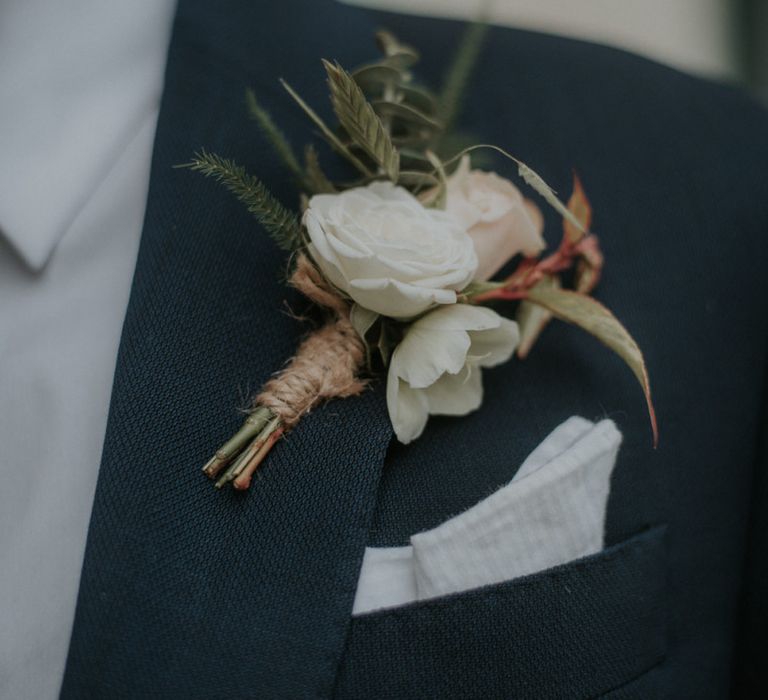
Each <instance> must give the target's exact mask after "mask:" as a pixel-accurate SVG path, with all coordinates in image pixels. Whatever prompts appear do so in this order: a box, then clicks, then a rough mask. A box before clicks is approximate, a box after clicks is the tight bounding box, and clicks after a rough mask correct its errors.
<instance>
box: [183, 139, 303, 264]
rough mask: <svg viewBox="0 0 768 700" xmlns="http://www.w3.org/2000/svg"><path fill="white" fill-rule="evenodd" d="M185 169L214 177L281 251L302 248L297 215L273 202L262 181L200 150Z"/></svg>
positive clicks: (228, 161) (223, 159) (226, 160)
mask: <svg viewBox="0 0 768 700" xmlns="http://www.w3.org/2000/svg"><path fill="white" fill-rule="evenodd" d="M185 167H188V168H190V169H191V170H194V171H196V172H199V173H202V174H203V175H205V176H207V177H212V178H214V179H215V180H216V181H217V182H220V183H221V184H222V185H224V187H226V188H227V189H228V190H229V191H230V192H232V193H233V194H234V195H235V196H236V197H237V198H238V199H239V200H240V201H241V202H242V203H243V204H245V206H246V207H247V209H248V211H249V212H250V213H251V214H253V216H254V217H255V218H256V220H257V221H258V222H259V223H260V224H261V225H262V226H264V228H265V229H266V230H267V233H269V235H270V236H271V237H272V238H273V239H274V241H275V242H276V243H277V245H279V246H280V247H281V248H282V249H283V250H288V251H294V250H296V249H297V248H299V247H301V245H302V244H303V238H302V233H301V226H300V225H299V222H298V219H297V218H296V215H295V214H294V213H293V212H291V211H289V210H288V209H286V208H285V207H284V206H283V205H282V204H281V203H280V202H278V201H277V199H275V198H274V197H273V196H272V194H271V193H270V192H269V190H268V189H267V188H266V187H265V186H264V185H263V184H262V182H261V181H260V180H259V179H258V178H256V177H254V176H253V175H249V174H248V173H247V172H246V171H245V169H244V168H243V167H241V166H239V165H237V164H236V163H235V162H233V161H231V160H229V159H227V158H222V157H221V156H218V155H216V154H215V153H207V152H206V151H200V152H199V153H195V156H194V158H193V159H192V162H191V163H189V164H187V165H186V166H185Z"/></svg>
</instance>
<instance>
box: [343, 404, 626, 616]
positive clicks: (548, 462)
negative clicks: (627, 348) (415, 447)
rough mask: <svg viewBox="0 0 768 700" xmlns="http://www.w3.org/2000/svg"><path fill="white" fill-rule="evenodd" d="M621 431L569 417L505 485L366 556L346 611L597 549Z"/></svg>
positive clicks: (472, 584) (461, 587) (525, 570)
mask: <svg viewBox="0 0 768 700" xmlns="http://www.w3.org/2000/svg"><path fill="white" fill-rule="evenodd" d="M620 444H621V433H620V432H619V431H618V429H617V428H616V426H615V424H614V423H613V421H610V420H603V421H601V422H599V423H597V424H594V423H592V422H590V421H588V420H585V419H583V418H579V417H576V416H574V417H572V418H570V419H568V420H567V421H565V423H563V424H562V425H560V426H559V427H557V428H556V429H555V430H554V431H553V432H552V433H551V434H550V435H549V436H548V437H547V438H546V439H545V440H544V441H543V442H542V443H541V444H540V445H539V447H537V448H536V449H535V450H534V451H533V452H532V453H531V455H530V456H529V457H528V459H526V460H525V462H524V463H523V464H522V465H521V467H520V469H519V470H518V472H517V474H516V475H515V477H514V478H513V479H512V481H511V482H510V483H509V484H507V485H506V486H504V487H502V488H501V489H499V490H498V491H496V492H495V493H494V494H492V495H491V496H489V497H488V498H486V499H484V500H483V501H481V502H480V503H478V504H477V505H475V506H473V507H472V508H470V509H469V510H467V511H465V512H463V513H461V514H460V515H458V516H456V517H454V518H451V519H450V520H448V521H446V522H444V523H443V524H442V525H439V526H438V527H436V528H434V529H432V530H428V531H426V532H421V533H419V534H416V535H413V536H412V537H411V544H410V546H406V547H369V548H367V549H366V550H365V555H364V557H363V565H362V568H361V571H360V579H359V582H358V588H357V595H356V597H355V603H354V607H353V611H352V612H353V614H354V615H359V614H361V613H365V612H369V611H371V610H377V609H381V608H388V607H393V606H397V605H404V604H406V603H410V602H413V601H418V600H426V599H428V598H434V597H436V596H441V595H446V594H448V593H455V592H458V591H465V590H469V589H472V588H478V587H480V586H485V585H489V584H493V583H499V582H501V581H508V580H510V579H513V578H517V577H519V576H525V575H526V574H531V573H535V572H537V571H542V570H544V569H548V568H551V567H553V566H557V565H559V564H565V563H567V562H569V561H573V560H574V559H578V558H580V557H583V556H586V555H588V554H593V553H595V552H599V551H600V550H601V549H602V548H603V534H604V525H605V510H606V505H607V501H608V493H609V489H610V478H611V473H612V471H613V467H614V465H615V463H616V456H617V454H618V450H619V446H620Z"/></svg>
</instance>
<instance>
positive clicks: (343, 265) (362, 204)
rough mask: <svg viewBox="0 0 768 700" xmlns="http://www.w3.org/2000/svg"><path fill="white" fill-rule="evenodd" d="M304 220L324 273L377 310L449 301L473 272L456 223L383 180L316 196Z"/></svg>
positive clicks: (473, 261)
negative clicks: (365, 185)
mask: <svg viewBox="0 0 768 700" xmlns="http://www.w3.org/2000/svg"><path fill="white" fill-rule="evenodd" d="M304 224H305V226H306V227H307V232H308V233H309V238H310V245H309V250H310V253H311V255H312V257H313V258H314V260H315V262H316V263H317V264H318V265H319V267H320V269H321V270H322V272H323V273H324V274H325V276H326V277H327V278H328V279H329V280H330V281H331V282H332V283H333V284H334V285H336V287H338V288H339V289H340V290H342V291H343V292H345V293H346V294H348V295H349V296H350V297H351V298H352V299H353V300H354V301H356V302H357V303H358V304H360V306H363V307H365V308H367V309H370V310H372V311H375V312H377V313H380V314H383V315H384V316H391V317H393V318H412V317H414V316H417V315H418V314H420V313H422V312H424V311H426V310H427V309H429V308H430V307H432V306H434V305H436V304H454V303H455V302H456V292H457V291H460V290H461V289H463V288H464V287H466V286H467V284H469V283H470V282H471V281H472V280H473V279H474V277H475V270H476V269H477V255H476V254H475V248H474V245H473V243H472V239H471V238H470V237H469V236H468V235H467V232H466V230H465V229H464V227H463V226H462V225H461V223H460V222H459V221H458V220H457V219H456V218H455V217H454V216H453V215H452V214H449V213H446V212H444V211H438V210H435V209H427V208H426V207H424V206H423V205H422V204H421V203H420V202H419V201H418V200H417V199H416V198H415V197H414V196H413V195H412V194H410V193H409V192H408V191H407V190H405V189H403V188H402V187H396V186H395V185H393V184H392V183H390V182H374V183H371V184H370V185H368V186H367V187H357V188H354V189H351V190H346V191H345V192H342V193H341V194H320V195H315V196H314V197H312V198H311V199H310V200H309V207H308V208H307V210H306V212H305V214H304Z"/></svg>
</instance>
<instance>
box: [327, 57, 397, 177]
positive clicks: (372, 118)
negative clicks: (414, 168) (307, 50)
mask: <svg viewBox="0 0 768 700" xmlns="http://www.w3.org/2000/svg"><path fill="white" fill-rule="evenodd" d="M323 65H324V66H325V70H326V73H327V74H328V84H329V85H330V88H331V102H332V103H333V109H334V111H335V112H336V116H337V117H338V119H339V122H340V123H341V125H342V126H343V127H344V129H345V130H346V131H347V133H348V134H349V135H350V137H351V138H352V140H353V141H354V142H355V143H356V144H357V145H358V146H359V147H360V148H362V149H363V150H364V151H365V152H366V153H367V154H368V155H369V156H370V158H371V159H372V160H373V161H374V162H375V163H377V164H378V165H379V166H380V167H381V168H382V169H383V171H384V172H385V173H386V174H387V176H388V177H389V179H390V180H392V181H393V182H396V181H397V173H398V171H399V169H400V156H399V155H398V152H397V149H395V147H394V146H393V145H392V141H391V139H390V138H389V134H388V133H387V130H386V129H385V128H384V125H383V124H382V123H381V119H379V117H378V116H377V114H376V112H374V111H373V107H371V105H370V103H369V102H368V100H367V99H366V98H365V95H364V94H363V91H362V90H361V89H360V86H359V85H358V84H357V83H356V82H355V81H354V80H353V79H352V77H351V76H350V75H349V73H347V71H345V70H344V69H343V68H342V67H341V66H340V65H339V64H338V63H337V64H333V63H330V62H328V61H326V60H323Z"/></svg>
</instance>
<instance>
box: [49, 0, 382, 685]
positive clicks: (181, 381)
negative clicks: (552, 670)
mask: <svg viewBox="0 0 768 700" xmlns="http://www.w3.org/2000/svg"><path fill="white" fill-rule="evenodd" d="M292 5H295V4H294V3H283V4H282V5H281V9H280V10H277V9H275V10H274V12H273V13H267V15H266V18H265V12H264V11H263V9H261V8H258V7H256V5H255V4H249V3H238V4H237V5H235V4H233V3H217V4H216V5H215V6H214V5H213V4H210V3H202V2H198V3H182V5H181V7H180V9H179V13H178V17H177V19H176V26H175V30H174V35H173V40H172V46H171V49H170V55H169V63H168V68H167V75H166V91H165V95H164V98H163V102H162V108H161V116H160V121H159V125H158V132H157V138H156V146H155V153H154V161H153V165H152V175H151V184H150V193H149V204H148V211H147V215H146V222H145V228H144V233H143V238H142V243H141V249H140V253H139V259H138V263H137V268H136V274H135V280H134V285H133V290H132V294H131V299H130V304H129V309H128V312H127V318H126V321H125V326H124V330H123V337H122V342H121V348H120V353H119V360H118V366H117V373H116V377H115V384H114V391H113V399H112V405H111V410H110V418H109V426H108V429H107V437H106V444H105V449H104V455H103V462H102V468H101V472H100V476H99V483H98V486H97V493H96V498H95V504H94V509H93V515H92V520H91V526H90V533H89V538H88V545H87V552H86V556H85V565H84V569H83V574H82V581H81V591H80V596H79V601H78V606H77V613H76V621H75V625H74V632H73V637H72V642H71V649H70V656H69V660H68V666H67V671H66V677H65V681H64V686H63V691H62V696H63V697H65V698H91V697H96V698H120V697H131V698H147V697H162V698H176V697H178V698H214V697H216V698H218V697H222V698H240V697H250V696H261V697H263V696H267V697H270V696H281V697H319V696H321V697H325V696H327V695H328V694H329V693H330V690H331V688H332V685H333V681H334V678H335V674H336V668H337V664H338V657H339V655H340V653H341V649H342V648H343V644H344V638H345V633H346V629H347V626H348V622H349V611H350V609H351V607H352V601H353V598H354V593H355V584H356V581H357V573H358V570H359V566H360V561H361V557H362V553H363V548H364V546H365V543H366V540H367V533H368V524H369V520H370V513H371V509H372V505H373V499H374V495H375V490H376V485H377V483H378V478H379V474H380V469H381V464H382V461H383V457H384V451H385V449H386V445H387V443H388V441H389V438H390V427H389V425H388V421H387V418H386V413H385V408H384V404H383V403H382V401H381V400H380V397H378V396H377V395H376V394H374V393H373V392H368V393H366V394H365V395H364V396H362V397H360V398H358V399H356V400H355V401H346V402H338V404H333V405H329V406H328V407H327V408H325V409H324V410H322V411H317V412H316V413H314V414H313V415H311V416H309V417H308V418H307V419H306V420H304V421H303V422H302V424H301V425H300V426H299V427H298V429H297V430H295V431H294V432H293V433H292V434H291V435H290V437H289V438H288V439H286V440H284V441H283V442H282V443H281V444H280V447H279V449H277V450H275V452H274V454H273V455H272V456H271V457H270V460H269V465H270V466H269V469H265V470H263V472H262V473H260V474H259V478H257V479H256V480H255V482H254V484H253V486H252V487H251V490H250V492H249V493H245V494H238V493H234V492H232V491H225V492H222V493H218V492H215V491H214V490H213V488H212V486H211V483H210V482H208V481H207V480H206V479H205V478H204V477H203V475H202V473H201V471H200V469H201V466H202V464H203V463H204V462H205V461H206V460H207V459H208V457H209V456H210V453H211V450H212V449H215V448H216V447H217V446H218V445H219V444H220V443H221V442H222V441H223V440H225V439H226V438H227V437H228V436H229V435H230V434H231V433H232V432H233V430H234V429H236V428H237V427H238V426H239V424H240V423H241V422H242V419H243V417H242V415H241V414H238V412H237V408H238V407H241V406H243V405H244V404H245V400H246V397H247V395H248V393H249V392H251V391H254V390H255V389H257V388H258V385H259V384H260V383H263V382H264V381H265V380H266V379H267V378H268V377H269V376H270V375H271V373H273V372H274V371H275V370H277V369H278V368H279V367H280V366H281V364H282V363H283V362H284V361H285V360H286V359H287V358H288V357H289V356H290V354H291V353H292V351H293V350H294V349H295V346H296V343H297V341H298V339H299V337H300V335H301V333H303V332H305V330H306V325H305V324H303V323H301V322H299V321H297V320H296V319H294V318H292V317H291V315H290V314H289V313H288V310H289V309H288V308H287V307H286V305H285V303H284V298H285V296H286V288H285V286H284V282H283V278H284V274H285V268H286V261H285V256H284V254H283V253H282V252H281V251H279V250H277V249H276V248H275V247H274V246H273V244H272V243H271V242H270V239H269V238H268V237H267V236H266V235H265V234H264V232H263V231H262V230H261V229H260V228H259V227H257V226H256V225H254V223H253V221H252V219H251V218H250V217H249V215H248V214H247V213H246V212H244V210H243V207H242V206H241V205H240V204H239V203H237V202H236V201H234V200H233V198H232V197H231V196H230V195H228V193H226V192H224V191H223V190H222V188H220V187H218V186H217V185H215V184H214V183H212V182H211V181H208V180H205V179H204V178H202V177H201V176H200V175H198V174H195V173H192V172H190V171H188V170H178V169H174V168H173V166H174V165H176V164H179V163H185V162H188V161H189V160H190V157H191V155H192V152H193V151H194V150H196V149H198V148H201V147H205V148H208V149H210V150H212V151H216V152H219V153H223V154H227V155H229V154H232V155H234V156H236V157H237V158H238V159H239V160H241V161H245V162H246V164H247V165H248V166H249V168H251V169H252V170H253V171H254V172H256V173H263V174H264V175H265V177H266V178H267V179H268V181H269V185H270V187H271V188H272V189H273V190H274V191H275V192H276V194H277V195H278V196H280V197H282V198H283V199H284V201H285V202H286V204H288V205H291V206H296V205H297V204H298V201H297V196H296V193H295V189H294V188H293V186H292V185H291V184H290V183H289V182H288V178H287V177H286V175H285V173H284V172H283V171H282V170H281V169H280V168H279V167H278V164H277V162H276V161H275V159H274V157H273V155H272V153H271V151H270V150H269V146H268V145H266V144H265V143H264V142H263V140H261V139H260V137H259V136H258V132H257V130H256V127H255V126H254V125H253V123H251V122H249V121H248V118H247V114H246V110H245V105H244V99H243V98H244V90H245V87H246V86H247V85H249V84H250V85H253V86H254V87H255V89H256V90H257V91H258V92H259V94H260V95H261V96H262V99H263V101H264V103H265V104H266V106H267V107H268V108H269V109H270V110H271V111H273V112H274V113H275V114H276V115H277V116H278V118H279V119H280V122H281V125H282V126H283V127H285V128H286V130H287V131H288V132H289V133H290V134H291V136H292V137H294V138H295V140H296V141H297V143H301V142H303V141H306V140H309V139H310V138H311V129H310V128H308V127H305V120H304V118H303V117H302V115H301V114H300V113H298V112H297V110H296V108H295V107H294V106H293V105H292V104H291V103H290V101H289V100H287V99H286V98H284V97H283V93H282V91H281V89H280V88H279V85H278V84H277V79H278V77H279V76H280V75H283V76H285V77H286V78H287V79H289V80H291V82H292V83H293V84H294V85H295V87H296V88H297V89H298V90H300V91H301V92H302V93H306V94H307V98H308V99H311V98H315V100H314V101H317V96H318V95H321V94H323V87H322V82H323V78H322V75H323V74H322V66H321V65H320V63H319V57H320V56H323V55H329V54H330V53H331V52H332V50H333V48H334V46H339V45H345V44H347V45H350V46H352V47H354V42H348V41H345V40H344V36H343V32H342V28H341V26H340V25H339V23H338V22H336V25H337V26H339V32H337V33H336V34H335V35H334V34H332V33H325V34H324V35H323V36H317V35H316V34H315V32H313V31H312V23H313V21H314V20H313V18H312V17H310V16H305V18H304V20H303V23H302V20H301V19H300V18H299V17H297V16H296V12H294V11H292V10H295V6H294V7H292ZM329 9H330V6H329ZM339 12H340V14H342V15H343V18H344V19H345V20H348V19H349V17H350V15H349V14H348V13H347V12H346V11H343V12H342V10H341V9H340V10H339ZM352 16H354V15H352ZM361 17H362V16H361ZM327 19H328V21H331V18H330V17H328V18H327ZM265 22H266V23H265ZM346 26H347V28H348V29H350V28H351V27H350V25H349V23H347V25H346ZM371 31H372V30H371V28H370V27H369V26H368V25H367V24H362V25H361V26H360V43H361V45H360V47H359V50H358V51H359V55H362V53H363V50H364V49H367V48H368V45H369V43H370V32H371ZM291 32H298V34H299V35H300V36H302V37H303V36H305V35H306V39H305V40H304V41H303V50H302V52H301V53H300V55H294V56H291V55H286V53H285V52H284V51H283V50H282V48H283V42H284V41H285V40H286V37H287V36H288V35H289V34H290V33H291ZM363 44H364V46H363ZM305 51H306V53H305ZM356 53H358V52H356ZM308 57H311V59H309V58H308ZM313 66H314V67H315V70H314V71H313V70H312V67H313ZM278 96H279V98H280V101H279V102H278V101H277V97H278ZM329 160H330V159H329ZM289 304H290V306H291V308H292V309H294V310H295V311H296V312H301V311H303V310H304V308H305V306H306V304H305V303H304V302H302V301H301V299H299V298H298V297H297V296H296V295H289Z"/></svg>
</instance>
